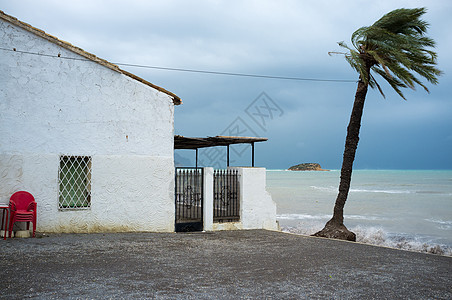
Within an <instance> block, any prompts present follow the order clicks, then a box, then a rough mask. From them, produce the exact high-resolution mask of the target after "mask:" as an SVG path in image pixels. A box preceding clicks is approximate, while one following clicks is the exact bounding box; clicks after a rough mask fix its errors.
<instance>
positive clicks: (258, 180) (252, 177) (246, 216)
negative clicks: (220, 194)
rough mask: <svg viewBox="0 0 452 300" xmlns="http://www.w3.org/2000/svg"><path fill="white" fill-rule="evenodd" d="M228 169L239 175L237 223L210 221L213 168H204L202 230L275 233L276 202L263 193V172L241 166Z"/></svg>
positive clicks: (264, 190) (264, 172) (211, 219)
mask: <svg viewBox="0 0 452 300" xmlns="http://www.w3.org/2000/svg"><path fill="white" fill-rule="evenodd" d="M229 169H234V170H237V171H238V173H239V182H240V221H239V222H225V223H214V222H213V169H212V168H204V178H205V179H204V230H206V231H216V230H238V229H267V230H278V229H279V228H278V224H277V222H276V203H275V202H274V201H273V199H272V197H271V195H270V194H269V193H268V192H267V190H266V176H267V173H266V169H265V168H242V167H231V168H229ZM209 191H211V192H209Z"/></svg>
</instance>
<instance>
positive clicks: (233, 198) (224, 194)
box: [213, 170, 240, 223]
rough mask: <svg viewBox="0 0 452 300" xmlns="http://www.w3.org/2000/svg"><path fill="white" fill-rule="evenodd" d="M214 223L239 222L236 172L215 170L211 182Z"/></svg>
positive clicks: (238, 192) (238, 193)
mask: <svg viewBox="0 0 452 300" xmlns="http://www.w3.org/2000/svg"><path fill="white" fill-rule="evenodd" d="M213 182H214V183H213V192H214V200H213V220H214V222H219V223H221V222H236V221H240V185H239V173H238V171H237V170H215V171H214V181H213Z"/></svg>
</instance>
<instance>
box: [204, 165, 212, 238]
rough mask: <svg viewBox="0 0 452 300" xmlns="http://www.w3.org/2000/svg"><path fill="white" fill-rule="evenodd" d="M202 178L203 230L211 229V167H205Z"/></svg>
mask: <svg viewBox="0 0 452 300" xmlns="http://www.w3.org/2000/svg"><path fill="white" fill-rule="evenodd" d="M203 169H204V172H203V173H204V180H203V187H202V189H203V194H204V203H203V222H204V224H203V225H204V226H203V227H204V231H212V230H213V168H211V167H205V168H203Z"/></svg>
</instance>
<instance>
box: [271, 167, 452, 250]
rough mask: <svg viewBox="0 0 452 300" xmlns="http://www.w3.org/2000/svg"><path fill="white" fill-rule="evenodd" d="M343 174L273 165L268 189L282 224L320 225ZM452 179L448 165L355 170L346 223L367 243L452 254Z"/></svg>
mask: <svg viewBox="0 0 452 300" xmlns="http://www.w3.org/2000/svg"><path fill="white" fill-rule="evenodd" d="M339 179H340V171H339V170H333V171H331V172H326V173H325V172H289V171H275V170H269V172H268V173H267V190H268V192H269V193H270V194H271V195H272V198H273V200H274V201H275V202H276V204H277V209H278V211H277V219H278V221H279V222H280V225H281V228H282V229H283V230H285V231H290V232H292V233H295V234H303V235H311V234H313V233H315V232H317V231H319V230H321V229H322V228H323V226H324V225H325V223H326V222H327V221H328V220H329V218H331V215H332V210H333V206H334V200H335V197H336V196H337V192H338V185H339ZM450 182H452V171H449V170H427V171H426V170H356V171H354V174H353V179H352V186H351V189H350V193H349V199H348V200H347V203H346V206H345V210H344V214H345V216H344V217H345V218H344V222H345V225H346V226H347V228H349V229H350V230H352V231H354V232H355V233H356V234H357V238H358V240H360V241H362V242H365V243H366V244H372V245H377V246H384V247H391V248H395V249H403V250H408V251H419V252H422V253H436V254H441V255H446V256H452V218H451V215H450V214H449V213H448V212H450V211H452V201H451V200H452V197H451V196H452V185H451V184H450ZM432 203H434V204H435V205H432Z"/></svg>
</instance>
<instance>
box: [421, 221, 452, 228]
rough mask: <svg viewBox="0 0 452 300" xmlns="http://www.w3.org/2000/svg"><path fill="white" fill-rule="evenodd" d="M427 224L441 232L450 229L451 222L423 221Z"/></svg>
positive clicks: (451, 226)
mask: <svg viewBox="0 0 452 300" xmlns="http://www.w3.org/2000/svg"><path fill="white" fill-rule="evenodd" d="M424 220H425V221H427V222H431V223H434V224H435V225H436V227H437V228H439V229H442V230H449V229H452V221H444V220H439V219H424Z"/></svg>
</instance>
